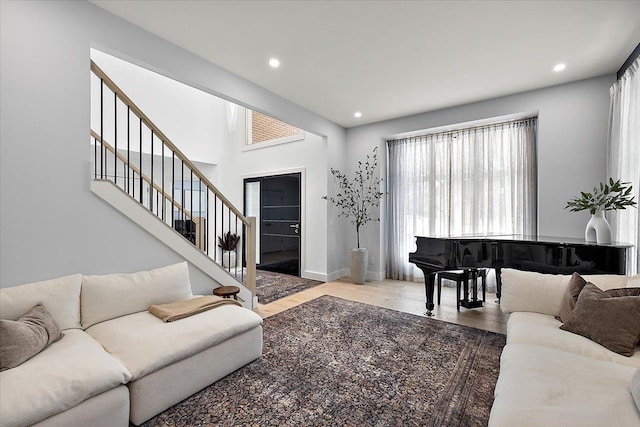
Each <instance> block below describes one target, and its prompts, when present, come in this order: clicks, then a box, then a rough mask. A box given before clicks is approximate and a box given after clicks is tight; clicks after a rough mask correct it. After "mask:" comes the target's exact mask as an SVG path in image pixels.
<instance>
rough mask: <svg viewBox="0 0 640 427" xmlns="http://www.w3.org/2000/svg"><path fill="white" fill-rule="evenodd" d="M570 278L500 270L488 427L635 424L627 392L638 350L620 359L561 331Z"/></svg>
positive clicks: (623, 280)
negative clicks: (500, 333) (502, 341)
mask: <svg viewBox="0 0 640 427" xmlns="http://www.w3.org/2000/svg"><path fill="white" fill-rule="evenodd" d="M583 277H584V279H585V280H587V281H589V282H592V283H593V284H595V285H597V286H598V287H599V288H600V289H602V290H607V289H613V288H625V287H638V286H640V277H638V276H634V277H632V278H630V277H627V276H615V275H599V276H587V275H585V276H583ZM570 278H571V276H566V275H551V274H539V273H532V272H523V271H517V270H512V269H504V270H503V271H502V298H501V301H500V306H501V309H502V310H503V311H504V312H506V313H510V315H509V319H508V323H507V344H506V346H505V347H504V350H503V352H502V356H501V360H500V374H499V377H498V382H497V384H496V389H495V400H494V404H493V407H492V409H491V415H490V419H489V426H490V427H512V426H525V427H534V426H540V427H543V426H544V427H549V426H580V427H590V426H593V427H603V426H605V427H606V426H611V427H613V426H616V427H627V426H628V427H638V426H640V412H638V408H637V407H636V405H635V403H634V400H633V398H632V396H631V393H630V391H629V386H630V382H631V377H632V376H633V374H634V372H635V371H636V370H637V369H638V368H639V367H640V350H639V349H638V348H637V347H636V350H635V353H634V354H633V356H631V357H626V356H622V355H620V354H618V353H614V352H612V351H610V350H608V349H607V348H605V347H603V346H601V345H600V344H597V343H595V342H593V341H591V340H590V339H588V338H585V337H583V336H580V335H576V334H573V333H571V332H568V331H565V330H562V329H560V325H562V322H560V321H559V320H556V318H555V317H556V316H559V315H560V306H561V303H562V299H563V296H564V293H565V290H566V288H567V285H568V283H569V280H570Z"/></svg>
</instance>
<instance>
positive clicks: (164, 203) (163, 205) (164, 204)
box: [161, 141, 167, 222]
mask: <svg viewBox="0 0 640 427" xmlns="http://www.w3.org/2000/svg"><path fill="white" fill-rule="evenodd" d="M161 142H162V157H161V160H162V222H164V211H165V208H166V204H167V203H166V200H165V198H164V141H161Z"/></svg>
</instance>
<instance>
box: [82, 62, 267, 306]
mask: <svg viewBox="0 0 640 427" xmlns="http://www.w3.org/2000/svg"><path fill="white" fill-rule="evenodd" d="M91 71H92V73H93V76H92V85H93V84H96V85H99V86H98V90H99V96H98V98H99V100H96V102H98V103H99V108H98V109H99V115H100V116H99V119H98V120H97V121H98V123H99V128H100V129H99V130H93V129H91V132H90V135H91V143H92V145H93V153H92V154H93V164H94V168H93V179H94V180H108V181H111V182H113V183H114V184H115V185H116V186H118V187H119V188H120V189H121V190H123V191H124V192H125V193H127V194H128V195H129V196H130V197H132V198H133V199H135V200H137V201H138V202H139V203H140V204H141V205H143V206H144V207H146V208H147V209H148V210H149V211H150V212H152V213H153V214H154V215H156V216H157V217H158V219H160V220H161V221H163V222H165V223H166V224H167V225H169V226H170V227H171V228H173V229H174V230H175V231H176V232H177V233H179V234H181V235H182V236H183V237H184V238H186V239H187V240H188V241H190V242H191V243H192V244H193V245H195V246H196V247H197V248H198V249H199V250H200V251H201V252H202V253H204V254H206V255H207V256H209V257H210V258H211V259H213V261H215V262H216V263H218V264H219V265H221V266H222V267H223V268H224V269H225V270H226V271H227V272H228V273H229V274H230V275H232V276H233V277H235V278H236V280H238V281H239V282H243V283H244V284H245V286H246V287H247V288H248V289H249V290H250V291H251V293H252V295H254V296H255V277H256V271H255V266H256V262H255V261H256V254H255V230H256V225H255V218H253V217H249V218H247V217H245V216H244V215H243V214H242V213H241V212H240V211H239V210H238V209H237V208H236V207H235V206H233V204H232V203H231V202H230V201H229V200H227V198H226V197H225V196H224V195H223V194H222V193H221V192H220V191H219V190H218V189H217V188H216V187H215V186H214V185H213V184H212V183H211V181H210V180H209V179H208V178H207V177H206V176H204V174H203V173H202V172H200V171H199V170H198V168H197V167H196V166H195V165H194V164H193V163H192V162H191V161H190V160H189V159H188V158H187V156H185V155H184V154H183V153H182V152H181V151H180V150H179V149H178V148H177V147H176V146H175V144H174V143H173V142H171V140H170V139H169V138H168V137H167V136H166V135H165V134H164V133H163V132H162V131H161V130H160V129H159V128H158V127H157V126H156V125H155V124H154V123H153V122H152V121H151V120H150V119H149V118H148V117H147V116H146V115H145V114H144V112H142V110H141V109H140V108H139V107H138V106H137V105H136V104H135V103H134V102H133V101H132V100H131V99H130V98H129V97H128V96H127V95H126V94H125V93H124V92H123V91H122V89H120V88H119V87H118V85H116V84H115V83H114V82H113V80H111V79H110V78H109V77H108V76H107V75H106V74H105V72H104V71H103V70H102V69H100V67H99V66H98V65H96V64H95V63H94V62H93V61H91ZM92 102H93V101H92ZM94 113H95V112H94ZM227 233H231V234H235V235H236V236H239V237H240V242H239V243H238V246H237V247H236V250H235V251H221V252H220V253H218V250H217V245H216V240H217V239H216V238H217V237H221V238H224V235H225V234H227ZM238 249H241V250H238ZM237 254H239V255H240V259H236V255H237Z"/></svg>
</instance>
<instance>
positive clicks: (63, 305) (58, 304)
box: [0, 274, 82, 330]
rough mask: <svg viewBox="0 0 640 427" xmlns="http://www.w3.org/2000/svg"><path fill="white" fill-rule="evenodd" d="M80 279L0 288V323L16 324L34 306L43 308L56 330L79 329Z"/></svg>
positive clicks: (65, 277)
mask: <svg viewBox="0 0 640 427" xmlns="http://www.w3.org/2000/svg"><path fill="white" fill-rule="evenodd" d="M81 283H82V276H81V275H80V274H74V275H71V276H64V277H60V278H58V279H52V280H44V281H42V282H35V283H27V284H25V285H20V286H11V287H8V288H0V319H7V320H18V319H19V318H20V316H22V315H23V314H25V313H26V312H27V311H29V310H30V309H31V308H33V307H34V306H36V305H38V304H42V305H44V306H45V307H47V310H48V311H49V313H51V316H52V317H53V318H54V319H55V321H56V322H57V323H58V326H60V329H62V330H65V329H70V328H78V329H79V328H80V285H81Z"/></svg>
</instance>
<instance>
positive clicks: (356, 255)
mask: <svg viewBox="0 0 640 427" xmlns="http://www.w3.org/2000/svg"><path fill="white" fill-rule="evenodd" d="M368 261H369V252H368V251H367V250H366V249H365V248H356V249H352V250H351V260H350V263H349V264H350V267H351V281H352V282H353V283H355V284H358V285H364V282H365V281H366V280H367V263H368Z"/></svg>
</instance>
